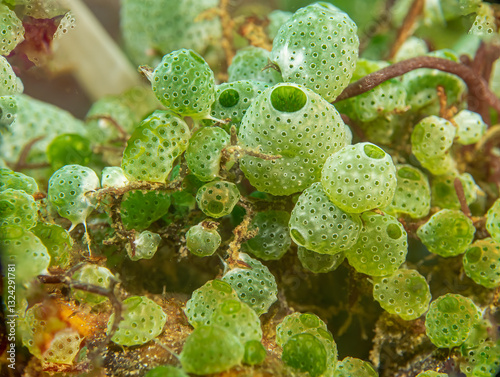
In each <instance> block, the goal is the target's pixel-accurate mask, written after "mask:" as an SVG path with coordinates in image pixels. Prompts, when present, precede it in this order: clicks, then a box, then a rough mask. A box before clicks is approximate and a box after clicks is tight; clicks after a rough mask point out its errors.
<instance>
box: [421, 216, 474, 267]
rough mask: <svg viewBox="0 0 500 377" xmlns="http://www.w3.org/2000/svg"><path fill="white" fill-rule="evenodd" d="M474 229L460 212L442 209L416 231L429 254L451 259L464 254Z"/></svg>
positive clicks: (469, 220) (472, 237)
mask: <svg viewBox="0 0 500 377" xmlns="http://www.w3.org/2000/svg"><path fill="white" fill-rule="evenodd" d="M475 232H476V228H475V227H474V224H473V223H472V220H471V219H469V218H468V217H467V216H465V215H464V214H463V212H461V211H457V210H450V209H442V210H441V211H439V212H436V213H435V214H434V215H432V217H431V218H430V219H429V220H428V221H427V222H426V223H425V224H423V225H421V226H420V227H419V228H418V230H417V236H418V238H420V240H421V241H422V243H423V244H424V245H425V246H426V247H427V249H429V251H430V252H431V253H434V254H437V255H440V256H442V257H445V258H447V257H453V256H456V255H460V254H462V253H464V252H465V250H466V249H467V248H468V246H469V245H470V244H471V242H472V240H473V239H474V234H475Z"/></svg>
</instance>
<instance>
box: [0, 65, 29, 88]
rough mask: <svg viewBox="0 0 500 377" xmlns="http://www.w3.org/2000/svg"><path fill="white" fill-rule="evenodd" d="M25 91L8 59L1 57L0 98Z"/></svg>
mask: <svg viewBox="0 0 500 377" xmlns="http://www.w3.org/2000/svg"><path fill="white" fill-rule="evenodd" d="M23 90H24V86H23V83H22V82H21V79H20V78H19V77H17V76H16V74H15V73H14V71H13V70H12V67H11V65H10V64H9V62H8V61H7V59H5V58H4V57H3V56H0V96H7V95H11V94H19V93H22V92H23Z"/></svg>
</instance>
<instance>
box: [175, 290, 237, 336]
mask: <svg viewBox="0 0 500 377" xmlns="http://www.w3.org/2000/svg"><path fill="white" fill-rule="evenodd" d="M229 299H236V300H237V299H238V295H237V293H236V291H235V290H234V289H233V288H232V287H231V286H230V285H229V284H228V283H226V282H225V281H221V280H210V281H207V282H206V283H205V284H204V285H202V286H201V287H200V288H198V289H196V290H195V291H194V292H193V294H192V295H191V298H190V299H189V300H188V302H187V303H186V308H185V309H184V313H185V314H186V317H187V318H188V321H189V323H190V324H191V326H193V327H195V328H196V327H198V326H201V325H210V324H211V320H212V314H213V312H214V311H215V309H216V308H217V306H218V305H219V304H220V303H222V302H223V301H225V300H229Z"/></svg>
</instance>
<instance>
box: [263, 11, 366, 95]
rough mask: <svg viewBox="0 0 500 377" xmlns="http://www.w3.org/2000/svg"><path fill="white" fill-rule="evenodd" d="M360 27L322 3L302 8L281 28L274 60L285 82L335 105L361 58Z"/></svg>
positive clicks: (344, 15)
mask: <svg viewBox="0 0 500 377" xmlns="http://www.w3.org/2000/svg"><path fill="white" fill-rule="evenodd" d="M356 32H357V27H356V24H355V23H354V22H353V21H352V20H351V19H350V18H349V16H348V15H347V14H345V13H344V12H341V11H339V10H332V9H331V8H328V7H327V6H323V5H321V4H319V3H316V4H312V5H309V6H307V7H304V8H301V9H299V10H298V11H297V12H295V13H294V15H293V16H292V17H291V18H290V19H289V20H288V21H287V22H285V23H284V24H283V25H282V26H281V27H280V29H279V31H278V34H277V35H276V37H275V38H274V41H273V49H272V51H271V60H272V61H273V62H275V63H276V64H277V65H278V66H279V67H280V70H281V74H282V76H283V80H284V81H285V82H294V83H297V84H301V85H304V86H305V87H307V88H309V89H311V90H314V91H315V92H316V93H318V94H320V95H321V96H322V97H323V98H325V99H326V100H327V101H328V102H332V101H333V100H334V99H335V98H336V97H337V96H338V95H339V94H340V93H341V92H342V91H343V90H344V88H345V87H346V86H347V85H348V84H349V81H350V79H351V76H352V73H353V72H354V69H355V67H356V61H357V59H358V47H359V39H358V36H357V34H356Z"/></svg>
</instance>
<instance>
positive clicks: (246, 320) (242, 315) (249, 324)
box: [212, 299, 262, 346]
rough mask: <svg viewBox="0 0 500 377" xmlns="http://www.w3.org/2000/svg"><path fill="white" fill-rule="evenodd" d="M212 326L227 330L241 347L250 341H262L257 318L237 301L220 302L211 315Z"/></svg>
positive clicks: (249, 308)
mask: <svg viewBox="0 0 500 377" xmlns="http://www.w3.org/2000/svg"><path fill="white" fill-rule="evenodd" d="M212 324H213V325H216V326H220V327H223V328H225V329H226V330H229V332H230V333H231V334H233V335H235V336H236V337H237V338H238V339H239V340H240V342H241V344H242V345H243V346H245V343H246V342H249V341H251V340H257V341H259V342H260V340H261V339H262V329H261V327H260V320H259V316H258V315H257V313H255V311H254V310H252V308H251V307H250V306H248V305H247V304H245V303H244V302H241V301H240V300H238V299H228V300H225V301H223V302H221V303H220V304H219V305H218V306H217V308H216V309H215V311H214V312H213V314H212Z"/></svg>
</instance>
